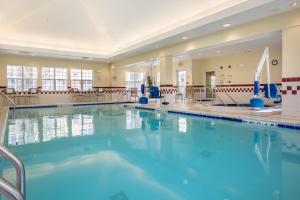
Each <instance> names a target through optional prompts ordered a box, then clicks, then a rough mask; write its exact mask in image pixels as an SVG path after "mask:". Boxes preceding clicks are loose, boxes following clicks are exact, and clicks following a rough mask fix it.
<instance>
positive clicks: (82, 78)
mask: <svg viewBox="0 0 300 200" xmlns="http://www.w3.org/2000/svg"><path fill="white" fill-rule="evenodd" d="M75 71H77V73H80V75H78V76H77V77H76V76H73V74H74V73H75ZM70 77H71V88H72V89H78V90H79V91H91V90H93V81H94V72H93V70H92V69H71V75H70ZM76 82H77V83H76ZM75 83H76V84H75Z"/></svg>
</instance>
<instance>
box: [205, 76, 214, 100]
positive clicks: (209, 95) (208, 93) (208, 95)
mask: <svg viewBox="0 0 300 200" xmlns="http://www.w3.org/2000/svg"><path fill="white" fill-rule="evenodd" d="M206 86H207V87H208V88H210V89H208V88H206V98H209V99H211V98H214V92H213V90H214V89H215V87H216V75H215V72H214V71H213V72H206Z"/></svg>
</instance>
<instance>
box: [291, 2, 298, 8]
mask: <svg viewBox="0 0 300 200" xmlns="http://www.w3.org/2000/svg"><path fill="white" fill-rule="evenodd" d="M297 5H298V4H297V2H296V1H295V2H293V3H291V4H290V6H291V7H296V6H297Z"/></svg>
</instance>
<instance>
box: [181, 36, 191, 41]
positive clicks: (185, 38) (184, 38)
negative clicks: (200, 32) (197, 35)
mask: <svg viewBox="0 0 300 200" xmlns="http://www.w3.org/2000/svg"><path fill="white" fill-rule="evenodd" d="M181 39H183V40H187V39H189V38H188V37H185V36H184V37H182V38H181Z"/></svg>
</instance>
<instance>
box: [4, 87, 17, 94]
mask: <svg viewBox="0 0 300 200" xmlns="http://www.w3.org/2000/svg"><path fill="white" fill-rule="evenodd" d="M4 93H6V94H15V93H16V91H15V88H6V89H4Z"/></svg>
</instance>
